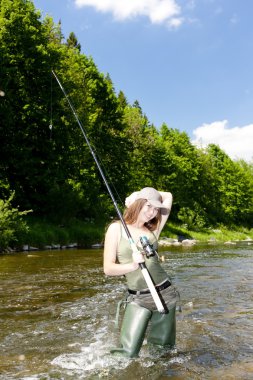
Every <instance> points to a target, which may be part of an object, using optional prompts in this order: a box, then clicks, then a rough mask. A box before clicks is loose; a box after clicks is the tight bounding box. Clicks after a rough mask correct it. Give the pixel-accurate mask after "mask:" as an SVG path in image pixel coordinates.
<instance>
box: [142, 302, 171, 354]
mask: <svg viewBox="0 0 253 380" xmlns="http://www.w3.org/2000/svg"><path fill="white" fill-rule="evenodd" d="M150 322H151V325H150V331H149V334H148V337H147V341H148V343H153V344H156V345H159V346H171V347H173V346H175V343H176V307H173V309H171V310H170V311H169V313H167V314H161V313H159V312H158V311H153V313H152V318H151V321H150Z"/></svg>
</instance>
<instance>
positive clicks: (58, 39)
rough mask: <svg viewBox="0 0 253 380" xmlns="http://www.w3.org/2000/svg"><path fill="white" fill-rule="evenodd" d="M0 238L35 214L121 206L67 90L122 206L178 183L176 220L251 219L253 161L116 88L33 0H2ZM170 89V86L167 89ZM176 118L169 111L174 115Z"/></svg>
mask: <svg viewBox="0 0 253 380" xmlns="http://www.w3.org/2000/svg"><path fill="white" fill-rule="evenodd" d="M0 26H1V28H0V90H1V92H0V95H1V96H0V141H1V156H0V157H1V158H0V229H1V231H2V237H1V239H0V248H3V247H5V246H6V245H7V246H8V245H10V244H11V242H12V241H14V240H16V241H17V240H18V237H19V236H20V234H21V233H22V231H24V229H25V228H26V225H27V223H28V224H29V223H34V221H38V220H40V221H47V222H48V223H52V224H55V225H63V226H65V225H71V223H74V221H86V222H88V223H97V222H98V221H99V223H102V224H103V223H106V221H107V222H108V220H110V218H113V217H115V210H114V206H113V203H112V201H111V198H110V197H109V195H108V192H107V189H106V187H105V185H104V182H103V180H102V178H101V176H100V174H99V172H98V170H97V167H96V164H95V162H94V159H93V157H92V155H91V153H90V150H89V148H88V147H87V144H86V141H85V139H84V138H83V135H82V133H81V131H80V128H79V127H78V124H77V122H76V120H75V118H74V115H73V112H72V111H71V109H70V107H69V104H68V102H67V101H66V98H65V97H64V94H63V93H62V91H61V88H60V87H59V85H58V83H57V81H56V80H55V78H54V76H53V75H52V70H54V71H55V72H56V73H57V76H58V77H59V79H60V81H61V83H62V84H63V86H64V88H65V90H66V93H67V94H68V96H69V98H70V99H71V102H72V103H73V105H74V107H75V110H76V113H77V115H78V117H79V119H80V120H81V122H82V125H83V127H84V129H85V132H86V134H87V136H88V138H89V141H90V142H91V145H92V147H93V149H94V151H95V154H96V156H97V157H98V159H99V162H100V164H101V166H102V168H103V171H104V173H105V176H106V178H107V180H108V182H109V184H110V187H111V189H112V192H113V193H114V196H115V198H116V199H117V202H118V204H119V206H120V207H121V208H123V207H124V199H125V197H126V196H127V195H129V194H130V193H131V192H133V191H135V190H138V189H141V188H142V187H144V186H153V187H155V188H158V189H160V190H168V191H171V193H172V194H173V197H174V203H173V213H172V214H171V220H172V221H173V222H175V223H179V224H184V225H186V226H188V228H193V227H194V228H199V229H201V228H208V227H210V226H211V227H215V226H220V225H226V226H229V227H231V228H232V227H233V226H242V227H246V228H252V220H253V175H252V174H253V162H252V161H251V162H246V161H244V160H241V159H238V160H232V159H231V158H230V157H229V156H228V155H227V154H226V153H225V152H224V151H223V150H222V149H221V148H220V147H219V146H217V145H214V144H210V145H209V146H208V147H207V148H205V149H201V148H197V147H196V146H194V145H193V144H192V143H191V141H190V138H189V136H188V135H187V133H185V132H181V131H179V130H177V129H173V127H170V126H168V125H166V124H165V123H164V124H162V125H160V126H157V125H153V124H152V123H150V122H149V120H148V118H147V116H146V115H145V110H143V109H142V107H141V105H140V104H139V102H138V100H136V101H135V102H134V103H133V104H129V102H128V100H127V94H124V93H123V91H119V92H118V93H116V91H115V88H114V85H113V78H111V77H110V73H106V74H103V73H101V72H100V71H99V70H98V68H97V66H96V63H95V62H94V61H93V59H92V57H90V56H87V55H85V53H83V52H82V47H81V46H80V43H79V42H78V39H77V37H76V35H75V33H74V32H72V33H70V35H69V36H67V37H66V36H64V35H63V34H62V30H61V23H60V22H58V23H55V22H54V20H53V19H52V18H51V17H49V16H46V17H45V18H44V19H42V17H41V14H40V11H39V10H37V9H36V8H35V6H34V4H33V2H32V1H29V0H0ZM168 91H169V89H168ZM168 118H169V115H168Z"/></svg>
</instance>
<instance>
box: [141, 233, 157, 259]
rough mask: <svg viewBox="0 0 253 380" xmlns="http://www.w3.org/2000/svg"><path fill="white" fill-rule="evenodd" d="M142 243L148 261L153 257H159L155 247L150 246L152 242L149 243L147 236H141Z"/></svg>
mask: <svg viewBox="0 0 253 380" xmlns="http://www.w3.org/2000/svg"><path fill="white" fill-rule="evenodd" d="M140 242H141V245H142V248H143V250H144V253H145V255H146V256H147V258H148V259H149V258H150V257H152V256H156V255H157V252H156V250H155V249H154V247H153V245H152V244H150V242H149V240H148V238H147V237H146V236H141V237H140Z"/></svg>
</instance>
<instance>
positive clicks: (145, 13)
mask: <svg viewBox="0 0 253 380" xmlns="http://www.w3.org/2000/svg"><path fill="white" fill-rule="evenodd" d="M34 4H35V7H36V8H38V9H40V10H41V11H42V16H43V17H44V16H45V15H46V14H49V15H50V16H52V17H53V19H54V21H55V22H56V23H57V22H58V21H59V20H61V23H62V32H63V34H64V36H65V38H67V37H68V35H69V33H70V32H74V33H75V35H76V36H77V38H78V41H79V42H80V44H81V47H82V50H81V51H82V53H84V54H86V55H88V56H91V57H92V58H93V60H94V62H95V64H96V66H97V67H98V69H99V70H100V71H101V72H103V73H105V74H106V73H109V75H110V77H111V79H112V81H113V84H114V87H115V90H116V92H118V91H119V90H122V91H123V92H124V94H125V96H126V98H127V100H128V102H129V103H130V104H132V103H133V102H134V101H135V100H138V101H139V103H140V106H141V107H142V110H143V112H144V113H145V114H146V115H147V117H148V119H149V121H150V122H151V123H153V124H154V125H155V126H156V127H157V128H159V127H160V126H161V125H162V123H163V122H164V123H166V124H167V125H168V127H171V128H177V129H179V130H180V131H185V132H187V134H188V135H189V137H190V138H191V139H192V141H193V142H196V143H197V142H198V143H199V144H201V146H203V147H204V146H205V145H206V144H208V143H211V142H212V143H215V144H218V145H219V146H220V147H221V148H222V149H223V150H225V151H226V152H227V153H228V154H229V155H230V156H231V157H232V158H243V159H245V160H247V161H250V160H252V158H253V148H252V146H253V69H252V67H253V66H252V65H253V64H252V62H253V24H252V14H253V1H252V0H243V1H242V0H34Z"/></svg>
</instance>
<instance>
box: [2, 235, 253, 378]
mask: <svg viewBox="0 0 253 380" xmlns="http://www.w3.org/2000/svg"><path fill="white" fill-rule="evenodd" d="M161 253H162V254H163V255H164V258H165V261H164V263H163V265H164V267H165V269H166V270H167V271H168V273H169V274H170V277H171V278H172V280H173V282H174V284H175V285H176V286H177V288H178V290H179V292H180V294H181V305H182V312H181V313H180V312H177V345H176V348H174V349H173V350H169V349H161V348H155V347H149V345H148V344H147V343H146V341H144V344H143V347H142V349H141V352H140V357H139V358H137V359H127V358H122V357H118V356H113V355H110V354H109V351H110V348H112V347H115V346H116V345H117V339H118V336H119V333H118V331H117V330H116V329H115V326H114V320H115V312H116V306H117V302H118V301H119V300H121V298H122V296H123V295H124V292H125V282H124V278H117V277H106V276H105V275H104V274H103V269H102V250H78V249H76V250H55V251H36V252H29V253H17V254H11V255H1V256H0V319H1V330H0V331H1V332H0V342H1V344H0V379H1V380H8V379H12V380H13V379H22V380H39V379H40V380H49V379H50V380H51V379H61V380H81V379H88V380H96V379H113V380H135V379H136V380H137V379H138V380H140V379H145V380H149V379H150V380H151V379H152V380H158V379H159V380H165V379H171V380H186V379H187V380H200V379H201V380H202V379H203V380H207V379H212V380H216V379H223V380H238V379H240V380H250V379H253V265H252V264H253V245H250V243H246V242H244V243H238V244H237V245H231V246H225V245H223V244H221V245H204V244H201V245H195V246H193V247H171V248H167V249H163V251H162V252H161Z"/></svg>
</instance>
